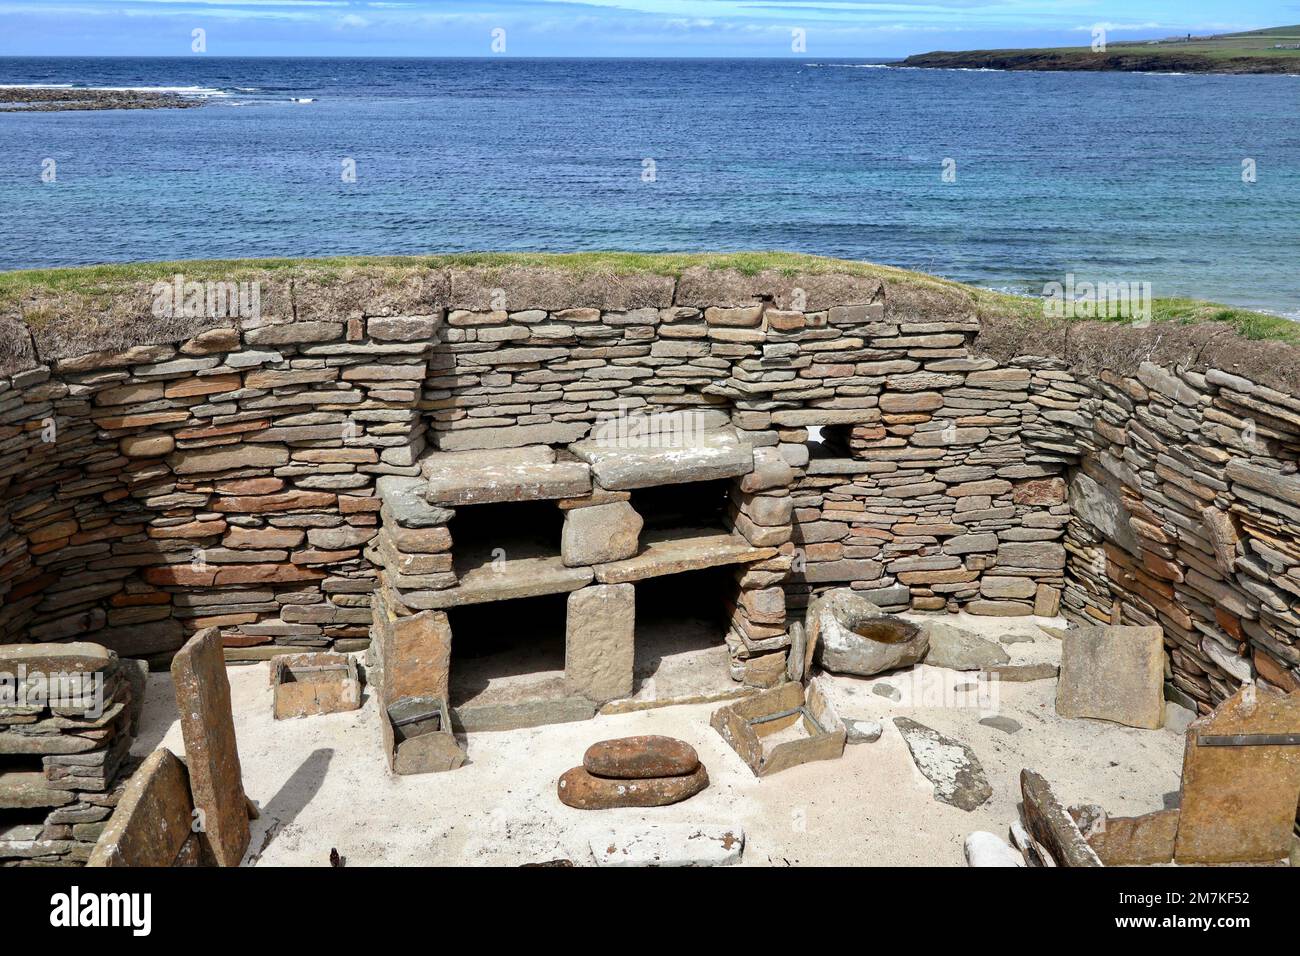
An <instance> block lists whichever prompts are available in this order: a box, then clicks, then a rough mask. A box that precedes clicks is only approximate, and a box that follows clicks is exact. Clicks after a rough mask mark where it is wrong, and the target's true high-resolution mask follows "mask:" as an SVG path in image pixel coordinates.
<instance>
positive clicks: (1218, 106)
mask: <svg viewBox="0 0 1300 956" xmlns="http://www.w3.org/2000/svg"><path fill="white" fill-rule="evenodd" d="M886 62H887V61H886V60H884V59H866V58H863V59H847V58H822V59H818V58H813V57H807V56H804V57H777V58H766V59H744V60H736V59H730V60H729V59H715V58H703V57H702V58H655V57H647V58H636V59H629V58H522V57H509V58H507V57H455V58H411V57H367V58H352V57H265V58H261V57H259V58H244V57H226V58H218V57H148V58H138V57H102V58H84V57H40V58H31V57H4V58H0V86H10V87H12V86H24V85H51V86H54V85H64V86H66V85H71V86H76V87H88V88H100V89H121V88H132V89H134V88H148V89H155V90H171V91H175V92H178V93H181V94H182V95H185V96H193V97H199V98H202V99H204V100H205V101H206V103H205V105H204V106H203V108H201V109H188V110H165V109H164V110H113V111H85V112H41V113H35V112H33V113H0V204H2V205H3V208H4V209H5V210H6V212H7V213H8V214H9V215H8V217H7V218H8V225H7V227H6V228H5V229H4V230H0V269H26V268H41V267H53V266H71V265H82V264H91V263H107V262H132V261H156V260H173V259H191V258H202V259H208V258H250V257H297V256H333V255H355V254H375V255H381V254H421V253H436V252H463V251H535V252H562V251H583V250H598V249H624V250H629V251H642V252H666V251H734V250H743V249H780V250H785V251H794V252H805V253H813V254H819V255H826V256H836V257H842V258H850V259H863V260H870V261H873V262H879V263H883V264H886V265H892V266H898V267H902V268H907V269H915V270H920V271H926V272H932V273H935V274H938V275H941V276H944V277H947V278H951V279H955V280H959V281H964V282H970V283H973V284H975V285H980V286H984V287H988V288H993V289H998V290H1002V291H1009V292H1017V293H1022V294H1031V295H1033V294H1041V293H1042V291H1043V288H1044V286H1045V285H1047V284H1048V283H1053V282H1061V283H1063V282H1065V281H1066V279H1067V277H1073V278H1074V280H1075V281H1079V282H1083V281H1091V282H1120V283H1150V285H1151V289H1152V293H1153V294H1154V295H1155V296H1158V297H1163V296H1188V297H1194V298H1200V299H1207V300H1212V301H1220V302H1225V303H1228V304H1232V305H1238V306H1243V307H1249V308H1256V309H1262V310H1266V311H1271V312H1275V313H1277V314H1282V315H1287V316H1289V317H1292V318H1300V274H1297V270H1296V269H1295V267H1294V260H1295V250H1296V249H1297V247H1300V132H1297V131H1296V129H1295V127H1294V124H1293V123H1290V122H1288V117H1289V116H1290V115H1291V113H1292V112H1293V110H1294V103H1295V102H1296V94H1297V93H1298V92H1300V77H1294V76H1215V75H1178V74H1120V73H1027V72H997V71H985V70H960V71H958V70H917V69H898V68H893V67H888V66H885V65H884V64H885V63H886ZM50 170H53V176H51V175H50Z"/></svg>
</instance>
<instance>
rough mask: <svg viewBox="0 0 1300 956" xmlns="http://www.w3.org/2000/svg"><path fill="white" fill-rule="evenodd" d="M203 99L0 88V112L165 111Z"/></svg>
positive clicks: (123, 92)
mask: <svg viewBox="0 0 1300 956" xmlns="http://www.w3.org/2000/svg"><path fill="white" fill-rule="evenodd" d="M203 102H204V101H203V100H202V99H199V98H196V97H188V96H181V95H180V94H179V93H163V92H154V91H151V90H77V89H67V88H65V87H58V88H50V87H35V86H21V87H13V88H10V89H0V113H53V112H61V111H64V110H167V109H189V108H191V107H195V106H202V105H203Z"/></svg>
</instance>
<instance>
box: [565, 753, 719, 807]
mask: <svg viewBox="0 0 1300 956" xmlns="http://www.w3.org/2000/svg"><path fill="white" fill-rule="evenodd" d="M708 785H709V774H708V771H707V770H705V769H704V765H703V764H700V766H698V767H697V768H696V769H695V772H694V773H690V774H686V775H685V776H681V777H656V778H653V779H650V780H609V779H606V778H604V777H593V776H592V775H591V774H590V773H588V772H587V770H586V768H584V767H574V768H573V769H572V770H567V771H565V772H564V775H563V776H561V777H560V779H559V782H558V784H557V785H556V792H557V793H558V794H559V797H560V802H561V803H563V804H564V805H565V806H567V807H573V808H574V809H577V810H610V809H614V808H616V807H666V806H668V805H669V804H673V803H680V802H681V801H683V800H686V799H687V798H689V797H693V796H695V795H696V794H697V793H699V792H700V791H701V790H703V789H704V788H705V787H707V786H708Z"/></svg>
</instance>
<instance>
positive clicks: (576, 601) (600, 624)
mask: <svg viewBox="0 0 1300 956" xmlns="http://www.w3.org/2000/svg"><path fill="white" fill-rule="evenodd" d="M584 510H587V509H584ZM635 629H636V587H635V586H634V585H631V584H594V585H591V586H590V587H585V588H580V589H578V590H577V591H571V592H570V593H569V598H568V612H567V617H566V621H565V628H564V683H565V687H566V689H567V690H568V691H569V692H570V693H574V694H581V695H582V696H583V697H586V698H588V699H589V700H592V701H595V702H596V703H603V702H605V701H607V700H614V699H616V698H619V697H627V696H628V695H630V694H631V693H632V677H633V675H632V665H633V661H634V659H635V655H636V647H635V641H634V634H635Z"/></svg>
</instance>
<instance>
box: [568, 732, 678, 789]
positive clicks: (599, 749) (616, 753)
mask: <svg viewBox="0 0 1300 956" xmlns="http://www.w3.org/2000/svg"><path fill="white" fill-rule="evenodd" d="M699 765H700V758H699V755H698V754H696V753H695V748H694V747H692V746H691V745H690V744H688V743H686V741H684V740H678V739H676V738H675V737H662V736H659V735H657V734H647V735H645V736H641V737H619V738H617V739H614V740H602V741H599V742H598V743H594V744H592V745H591V746H590V747H588V748H587V752H586V753H585V754H584V755H583V757H582V766H583V767H584V768H586V771H587V772H588V773H589V774H591V775H593V776H596V777H612V778H614V779H618V780H645V779H648V778H651V777H682V776H685V775H686V774H689V773H694V772H695V768H697V767H698V766H699Z"/></svg>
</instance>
